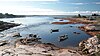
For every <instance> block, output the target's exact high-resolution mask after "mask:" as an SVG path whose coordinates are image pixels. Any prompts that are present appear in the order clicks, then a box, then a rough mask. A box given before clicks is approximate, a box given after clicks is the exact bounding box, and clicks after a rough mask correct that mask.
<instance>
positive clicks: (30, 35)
mask: <svg viewBox="0 0 100 56" xmlns="http://www.w3.org/2000/svg"><path fill="white" fill-rule="evenodd" d="M29 37H34V38H36V37H38V35H36V34H29Z"/></svg>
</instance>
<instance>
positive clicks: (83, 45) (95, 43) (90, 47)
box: [79, 36, 100, 54]
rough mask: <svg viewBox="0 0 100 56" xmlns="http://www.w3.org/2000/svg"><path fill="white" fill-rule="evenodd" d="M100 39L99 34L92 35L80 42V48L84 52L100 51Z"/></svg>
mask: <svg viewBox="0 0 100 56" xmlns="http://www.w3.org/2000/svg"><path fill="white" fill-rule="evenodd" d="M99 47H100V45H99V39H98V38H97V36H94V37H91V38H89V39H88V40H86V41H82V42H80V43H79V48H80V50H81V51H82V52H88V53H89V54H94V53H96V52H98V51H99Z"/></svg>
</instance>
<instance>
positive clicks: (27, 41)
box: [16, 38, 42, 46]
mask: <svg viewBox="0 0 100 56" xmlns="http://www.w3.org/2000/svg"><path fill="white" fill-rule="evenodd" d="M40 39H41V38H24V39H18V40H17V41H16V46H19V45H34V44H36V43H42V42H41V41H39V40H40Z"/></svg>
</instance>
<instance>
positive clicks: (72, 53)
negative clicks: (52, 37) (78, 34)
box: [0, 19, 100, 56]
mask: <svg viewBox="0 0 100 56" xmlns="http://www.w3.org/2000/svg"><path fill="white" fill-rule="evenodd" d="M63 20H68V19H63ZM69 20H70V21H71V22H72V23H75V24H76V23H80V22H81V21H82V20H81V21H80V20H79V19H75V20H74V19H69ZM78 20H79V21H78ZM89 22H90V21H89ZM89 22H88V23H89ZM63 23H64V24H65V23H66V22H60V24H63ZM72 23H71V24H72ZM81 23H82V24H84V23H85V21H84V23H83V21H82V22H81ZM88 23H87V21H86V23H85V25H87V24H88ZM55 24H56V23H55ZM57 24H59V23H57ZM68 24H70V23H68ZM1 25H3V26H2V27H1V26H0V27H1V28H0V29H2V30H6V29H9V28H11V27H14V26H18V25H20V24H13V23H7V22H5V24H4V22H3V24H1ZM83 27H85V26H82V27H78V28H79V29H81V30H83V31H85V28H83ZM86 33H88V32H86ZM93 33H94V32H93ZM96 34H99V33H96ZM7 36H10V37H16V38H17V37H22V36H21V35H20V33H11V34H8V35H6V36H5V37H7ZM91 36H92V37H91V38H89V39H87V40H83V41H82V42H80V43H79V47H77V49H70V48H66V49H65V48H58V47H56V46H54V45H53V44H51V43H42V42H41V41H40V38H21V39H17V40H16V41H15V43H14V45H9V44H10V43H9V42H8V41H0V56H96V55H95V54H96V53H99V52H100V39H99V37H97V36H95V35H93V34H92V35H91Z"/></svg>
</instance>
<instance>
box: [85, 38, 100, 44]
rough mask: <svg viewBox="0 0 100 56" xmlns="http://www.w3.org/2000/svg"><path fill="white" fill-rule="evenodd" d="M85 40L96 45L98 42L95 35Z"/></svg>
mask: <svg viewBox="0 0 100 56" xmlns="http://www.w3.org/2000/svg"><path fill="white" fill-rule="evenodd" d="M87 42H88V43H89V44H93V45H96V44H98V43H99V40H98V38H97V36H94V37H92V38H89V39H88V40H87Z"/></svg>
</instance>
